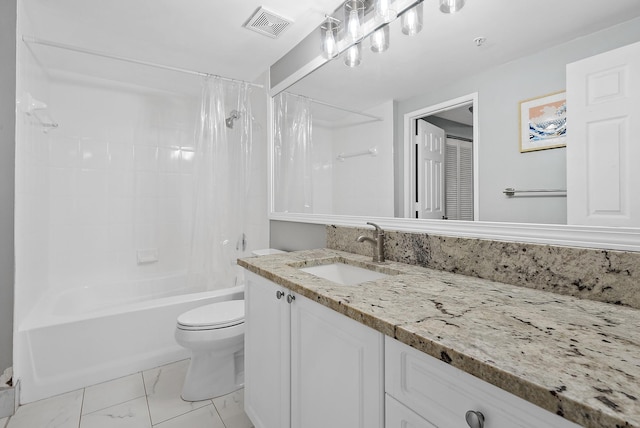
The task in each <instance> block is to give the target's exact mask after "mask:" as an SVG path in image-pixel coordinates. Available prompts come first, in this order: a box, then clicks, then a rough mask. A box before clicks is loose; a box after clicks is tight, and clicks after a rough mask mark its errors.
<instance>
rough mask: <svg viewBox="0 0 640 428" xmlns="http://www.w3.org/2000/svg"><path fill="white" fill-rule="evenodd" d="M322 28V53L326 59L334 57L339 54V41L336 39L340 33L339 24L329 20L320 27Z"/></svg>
mask: <svg viewBox="0 0 640 428" xmlns="http://www.w3.org/2000/svg"><path fill="white" fill-rule="evenodd" d="M320 29H321V30H322V32H323V33H322V55H323V56H324V57H325V58H326V59H333V58H335V57H337V56H338V53H339V52H338V41H337V40H336V37H337V34H338V24H337V23H336V22H334V21H332V20H331V18H329V19H327V21H326V22H325V23H324V25H322V27H320Z"/></svg>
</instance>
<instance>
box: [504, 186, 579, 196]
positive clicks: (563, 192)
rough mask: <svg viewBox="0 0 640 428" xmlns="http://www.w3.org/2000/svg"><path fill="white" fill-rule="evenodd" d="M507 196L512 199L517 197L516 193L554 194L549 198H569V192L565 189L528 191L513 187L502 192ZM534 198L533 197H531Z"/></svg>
mask: <svg viewBox="0 0 640 428" xmlns="http://www.w3.org/2000/svg"><path fill="white" fill-rule="evenodd" d="M502 193H504V194H505V195H507V196H509V197H511V196H515V195H516V193H554V194H555V195H549V196H567V191H566V190H565V189H527V190H524V189H523V190H517V189H514V188H513V187H507V188H506V189H504V190H503V191H502ZM531 196H533V195H531Z"/></svg>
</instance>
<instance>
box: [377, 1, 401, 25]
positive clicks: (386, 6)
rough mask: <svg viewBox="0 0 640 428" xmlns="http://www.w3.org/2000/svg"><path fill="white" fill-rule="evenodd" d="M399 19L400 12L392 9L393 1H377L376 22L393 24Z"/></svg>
mask: <svg viewBox="0 0 640 428" xmlns="http://www.w3.org/2000/svg"><path fill="white" fill-rule="evenodd" d="M397 17H398V12H396V10H395V9H392V8H391V0H376V21H378V22H385V23H386V22H391V21H393V20H394V19H396V18H397Z"/></svg>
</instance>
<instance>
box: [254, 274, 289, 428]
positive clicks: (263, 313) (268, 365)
mask: <svg viewBox="0 0 640 428" xmlns="http://www.w3.org/2000/svg"><path fill="white" fill-rule="evenodd" d="M246 280H247V284H246V289H245V336H244V340H245V342H244V346H245V390H244V396H245V411H246V413H247V415H248V416H249V418H250V419H251V421H252V422H253V424H254V425H255V427H256V428H285V427H288V426H289V421H290V420H289V413H290V411H289V400H290V397H289V364H290V360H289V358H290V349H289V322H290V318H289V305H288V304H287V301H286V295H287V294H288V293H287V290H286V289H285V288H283V287H279V286H277V285H276V284H274V283H273V282H271V281H268V280H266V279H264V278H262V277H260V276H258V275H255V274H253V273H251V272H246ZM278 291H280V292H282V293H283V295H282V297H281V298H280V299H278V298H277V297H276V293H277V292H278Z"/></svg>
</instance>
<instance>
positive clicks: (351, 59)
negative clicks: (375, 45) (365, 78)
mask: <svg viewBox="0 0 640 428" xmlns="http://www.w3.org/2000/svg"><path fill="white" fill-rule="evenodd" d="M361 49H362V48H361V46H360V44H359V43H358V44H357V45H353V46H351V47H350V48H349V49H347V52H346V53H345V56H344V63H345V65H348V66H349V67H357V66H359V65H360V62H361V61H362V58H361Z"/></svg>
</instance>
